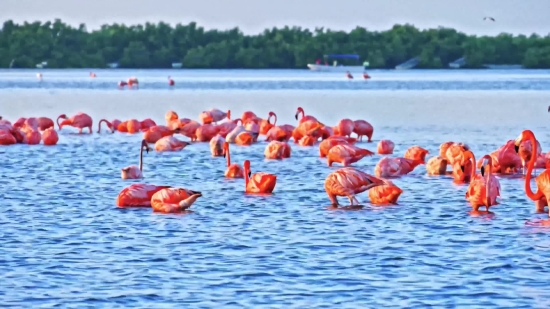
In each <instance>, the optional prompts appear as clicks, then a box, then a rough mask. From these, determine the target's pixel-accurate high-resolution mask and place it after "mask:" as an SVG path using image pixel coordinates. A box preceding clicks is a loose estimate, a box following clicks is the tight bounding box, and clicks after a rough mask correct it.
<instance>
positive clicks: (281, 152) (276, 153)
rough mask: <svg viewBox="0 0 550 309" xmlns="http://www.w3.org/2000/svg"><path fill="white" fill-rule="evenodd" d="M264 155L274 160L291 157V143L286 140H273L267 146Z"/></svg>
mask: <svg viewBox="0 0 550 309" xmlns="http://www.w3.org/2000/svg"><path fill="white" fill-rule="evenodd" d="M264 156H265V158H266V159H274V160H281V159H283V158H290V145H288V144H287V143H284V142H279V141H271V142H269V144H267V146H266V147H265V151H264Z"/></svg>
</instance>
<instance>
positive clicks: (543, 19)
mask: <svg viewBox="0 0 550 309" xmlns="http://www.w3.org/2000/svg"><path fill="white" fill-rule="evenodd" d="M485 16H491V17H494V18H495V19H496V22H494V23H493V22H488V21H483V17H485ZM55 18H61V19H62V20H63V21H65V22H67V23H70V24H72V25H78V24H79V23H85V24H86V26H87V27H88V29H89V30H90V29H97V28H99V26H101V25H102V24H105V23H114V22H118V23H125V24H127V25H130V24H138V23H144V22H146V21H149V22H158V21H164V22H167V23H170V24H172V25H174V24H176V23H183V24H187V23H189V22H191V21H196V22H197V23H198V24H199V26H202V27H204V28H206V29H211V28H217V29H228V28H232V27H235V26H238V27H239V28H240V29H241V30H242V31H243V32H245V33H259V32H261V31H263V30H264V29H265V28H271V27H274V26H277V27H281V26H285V25H289V26H301V27H305V28H310V29H313V28H314V27H316V26H317V27H325V28H330V29H334V30H351V29H353V28H355V27H356V26H362V27H366V28H367V29H370V30H386V29H389V28H391V27H392V26H393V25H394V24H396V23H400V24H405V23H411V24H413V25H415V26H416V27H418V28H422V29H425V28H436V27H438V26H445V27H452V28H455V29H457V30H459V31H462V32H466V33H468V34H478V35H497V34H499V33H501V32H507V33H513V34H519V33H522V34H527V35H529V34H531V33H538V34H540V35H548V34H550V0H454V1H453V0H0V22H4V21H5V20H8V19H12V20H14V21H16V22H18V23H20V22H24V21H29V22H32V21H36V20H40V21H46V20H53V19H55Z"/></svg>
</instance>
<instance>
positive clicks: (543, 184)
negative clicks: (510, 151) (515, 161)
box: [514, 130, 550, 213]
mask: <svg viewBox="0 0 550 309" xmlns="http://www.w3.org/2000/svg"><path fill="white" fill-rule="evenodd" d="M527 140H529V141H531V145H532V146H533V153H537V150H538V149H537V146H538V145H537V142H536V139H535V135H534V134H533V132H532V131H530V130H525V131H523V132H521V134H520V135H519V137H518V138H517V139H516V140H515V141H514V149H515V150H516V152H518V151H519V147H520V145H521V142H523V141H527ZM535 161H536V157H535V156H531V159H530V160H529V162H528V163H527V174H526V175H525V194H527V197H528V198H530V199H531V200H533V201H534V202H535V209H536V211H537V212H539V213H542V212H544V207H546V206H548V199H549V198H550V171H549V170H547V169H546V170H544V171H543V172H542V173H540V174H539V175H538V176H537V178H535V183H536V184H537V192H535V193H533V191H532V190H531V172H533V168H534V167H535Z"/></svg>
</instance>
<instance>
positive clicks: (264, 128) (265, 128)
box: [260, 112, 277, 135]
mask: <svg viewBox="0 0 550 309" xmlns="http://www.w3.org/2000/svg"><path fill="white" fill-rule="evenodd" d="M271 117H274V118H275V120H274V121H273V123H271V121H270V119H271ZM276 124H277V115H276V114H275V113H274V112H269V114H268V116H267V119H262V120H261V121H260V134H262V135H267V133H268V132H269V130H271V128H273V127H274V126H275V125H276Z"/></svg>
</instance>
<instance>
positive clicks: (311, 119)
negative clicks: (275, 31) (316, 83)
mask: <svg viewBox="0 0 550 309" xmlns="http://www.w3.org/2000/svg"><path fill="white" fill-rule="evenodd" d="M300 114H301V115H302V118H300V119H299V120H298V115H300ZM294 118H296V120H298V125H300V124H302V123H303V122H306V121H313V122H318V121H317V118H315V117H313V116H310V115H307V116H306V115H305V112H304V109H303V108H301V107H298V109H296V114H295V115H294Z"/></svg>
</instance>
